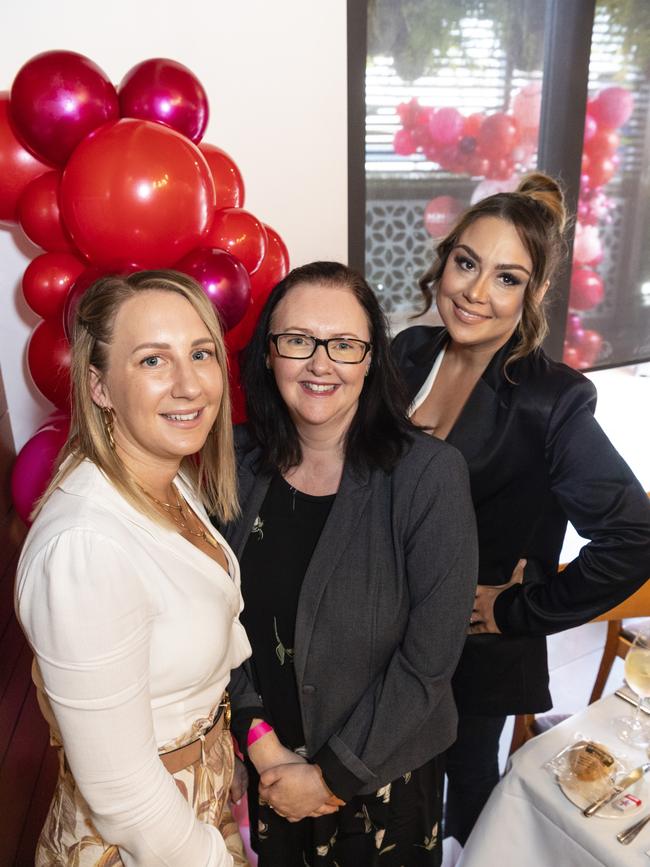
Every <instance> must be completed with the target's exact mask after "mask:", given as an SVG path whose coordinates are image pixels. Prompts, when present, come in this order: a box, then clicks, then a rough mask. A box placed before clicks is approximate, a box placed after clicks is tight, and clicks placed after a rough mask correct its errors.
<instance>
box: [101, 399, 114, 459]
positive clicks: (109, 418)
mask: <svg viewBox="0 0 650 867" xmlns="http://www.w3.org/2000/svg"><path fill="white" fill-rule="evenodd" d="M101 410H102V421H103V422H104V431H105V433H106V439H107V440H108V444H109V446H110V447H111V449H112V450H113V451H115V438H114V436H113V425H114V424H115V413H114V412H113V410H112V409H111V407H110V406H103V407H102V408H101Z"/></svg>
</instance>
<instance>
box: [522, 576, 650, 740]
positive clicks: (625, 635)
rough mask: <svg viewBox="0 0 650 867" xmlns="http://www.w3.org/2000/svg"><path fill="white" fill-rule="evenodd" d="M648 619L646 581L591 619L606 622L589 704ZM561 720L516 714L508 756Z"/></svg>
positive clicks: (649, 605)
mask: <svg viewBox="0 0 650 867" xmlns="http://www.w3.org/2000/svg"><path fill="white" fill-rule="evenodd" d="M560 568H562V567H560ZM648 618H650V579H649V580H648V581H646V583H645V584H644V585H643V587H641V588H640V589H639V590H637V591H636V593H634V594H632V596H630V597H629V598H628V599H626V600H625V601H624V602H621V604H620V605H617V606H616V608H612V609H611V610H610V611H606V612H605V613H604V614H601V615H600V617H596V618H595V621H593V622H596V621H601V620H606V621H607V637H606V639H605V647H604V648H603V655H602V657H601V660H600V666H599V667H598V673H597V674H596V680H595V682H594V688H593V689H592V691H591V696H590V698H589V704H591V703H592V702H594V701H596V700H597V699H599V698H600V697H601V695H602V694H603V689H604V688H605V684H606V683H607V678H608V677H609V674H610V672H611V670H612V665H613V663H614V660H615V659H616V657H617V656H620V657H621V659H623V658H625V654H626V653H627V651H628V650H629V648H630V645H631V644H632V642H633V641H634V635H635V632H636V630H637V629H638V628H639V626H640V625H642V624H650V620H649V619H648ZM565 718H566V717H563V716H560V715H553V714H547V715H546V716H542V717H540V718H539V719H537V718H536V717H535V714H519V715H518V716H516V717H515V726H514V730H513V733H512V741H511V743H510V754H511V755H512V753H514V751H515V750H518V749H519V747H520V746H522V745H523V744H525V743H526V741H528V740H530V739H531V738H533V737H535V735H539V734H541V733H542V732H544V731H548V729H549V728H552V727H553V726H554V725H556V724H557V723H558V722H561V721H562V719H565Z"/></svg>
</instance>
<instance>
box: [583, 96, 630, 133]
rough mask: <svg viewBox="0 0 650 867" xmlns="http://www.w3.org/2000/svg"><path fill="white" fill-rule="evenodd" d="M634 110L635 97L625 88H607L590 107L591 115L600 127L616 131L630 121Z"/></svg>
mask: <svg viewBox="0 0 650 867" xmlns="http://www.w3.org/2000/svg"><path fill="white" fill-rule="evenodd" d="M633 109H634V96H633V94H632V93H631V92H630V91H629V90H626V89H625V88H624V87H606V88H605V90H601V92H600V93H599V94H598V96H597V97H596V99H595V100H594V101H593V103H592V104H591V107H590V113H591V114H592V115H593V117H594V119H595V120H596V122H597V123H598V124H599V125H600V126H605V127H608V128H609V129H616V127H619V126H623V124H624V123H625V122H626V121H628V120H629V118H630V115H631V114H632V111H633Z"/></svg>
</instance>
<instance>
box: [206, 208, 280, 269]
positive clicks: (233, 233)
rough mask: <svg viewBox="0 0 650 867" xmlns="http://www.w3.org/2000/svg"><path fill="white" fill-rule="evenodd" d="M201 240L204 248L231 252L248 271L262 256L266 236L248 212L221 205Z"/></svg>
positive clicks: (259, 261) (258, 262)
mask: <svg viewBox="0 0 650 867" xmlns="http://www.w3.org/2000/svg"><path fill="white" fill-rule="evenodd" d="M202 243H203V246H205V247H218V248H219V249H220V250H226V251H227V252H228V253H232V255H233V256H236V257H237V258H238V259H239V261H240V262H241V263H242V264H243V265H244V267H245V268H246V270H247V271H248V273H249V274H252V273H253V272H254V271H255V269H256V268H259V266H260V264H261V262H262V259H263V258H264V254H265V253H266V244H267V239H266V231H265V229H264V226H263V224H262V223H261V222H260V221H259V220H258V219H257V217H254V216H253V214H251V213H250V212H249V211H245V210H244V209H243V208H222V210H220V211H215V214H214V218H213V220H212V225H211V226H210V228H209V229H208V231H207V232H206V233H205V236H204V238H203V242H202Z"/></svg>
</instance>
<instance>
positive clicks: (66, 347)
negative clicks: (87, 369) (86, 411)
mask: <svg viewBox="0 0 650 867" xmlns="http://www.w3.org/2000/svg"><path fill="white" fill-rule="evenodd" d="M70 356H71V352H70V344H69V343H68V341H67V340H66V336H65V334H64V333H63V326H62V325H61V324H60V323H59V322H53V321H52V320H50V319H46V320H45V321H44V322H39V324H38V325H37V326H36V328H35V329H34V331H33V332H32V336H31V337H30V339H29V344H28V346H27V365H28V367H29V372H30V373H31V375H32V379H33V380H34V385H35V386H36V388H38V390H39V391H40V392H41V394H42V395H44V396H45V397H46V398H47V399H48V400H50V401H52V403H53V404H54V405H55V406H58V407H59V409H66V408H67V407H69V405H70Z"/></svg>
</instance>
